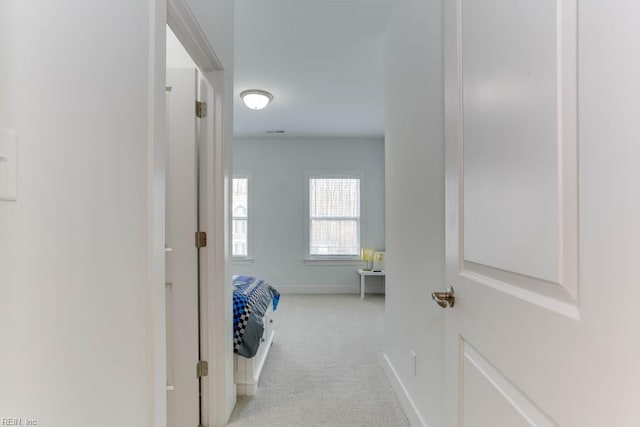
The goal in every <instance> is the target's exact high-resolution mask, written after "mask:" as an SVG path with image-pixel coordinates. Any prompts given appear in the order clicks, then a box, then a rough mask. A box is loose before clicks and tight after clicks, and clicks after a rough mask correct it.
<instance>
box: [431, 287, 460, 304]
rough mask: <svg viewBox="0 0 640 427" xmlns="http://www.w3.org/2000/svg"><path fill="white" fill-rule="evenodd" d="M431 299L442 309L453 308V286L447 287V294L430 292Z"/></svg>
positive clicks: (454, 300) (454, 299) (454, 298)
mask: <svg viewBox="0 0 640 427" xmlns="http://www.w3.org/2000/svg"><path fill="white" fill-rule="evenodd" d="M431 299H432V300H434V301H435V303H436V304H438V305H439V306H440V307H442V308H447V307H453V305H454V304H455V302H456V297H455V295H454V292H453V286H448V287H447V292H432V293H431Z"/></svg>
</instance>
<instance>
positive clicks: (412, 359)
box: [410, 350, 418, 377]
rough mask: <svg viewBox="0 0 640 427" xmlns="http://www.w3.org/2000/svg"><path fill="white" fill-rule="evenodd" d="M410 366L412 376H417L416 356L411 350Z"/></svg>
mask: <svg viewBox="0 0 640 427" xmlns="http://www.w3.org/2000/svg"><path fill="white" fill-rule="evenodd" d="M410 353H411V366H412V368H413V376H414V377H415V376H416V375H417V374H418V355H417V354H416V352H415V351H413V350H411V352H410Z"/></svg>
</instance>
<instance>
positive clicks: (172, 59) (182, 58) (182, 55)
mask: <svg viewBox="0 0 640 427" xmlns="http://www.w3.org/2000/svg"><path fill="white" fill-rule="evenodd" d="M167 68H197V67H196V63H195V62H193V59H192V58H191V56H189V52H187V51H186V49H185V48H184V46H183V45H182V43H181V42H180V40H178V38H177V37H176V35H175V34H174V32H173V31H172V30H171V28H169V26H168V25H167Z"/></svg>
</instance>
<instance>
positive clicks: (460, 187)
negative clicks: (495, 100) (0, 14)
mask: <svg viewBox="0 0 640 427" xmlns="http://www.w3.org/2000/svg"><path fill="white" fill-rule="evenodd" d="M494 2H496V3H497V4H499V3H501V0H494ZM465 3H466V2H465V1H463V0H457V2H455V4H454V5H450V6H448V7H450V8H451V7H454V8H455V13H451V14H450V15H449V16H448V17H446V19H447V20H448V23H449V25H452V24H453V19H455V28H456V32H455V33H456V38H455V40H452V38H449V39H448V40H445V63H446V64H447V65H446V66H447V68H450V69H452V70H457V73H456V74H457V75H456V74H454V73H446V75H445V79H446V80H445V85H446V87H447V91H446V95H445V102H446V105H445V108H446V112H447V114H446V120H447V124H446V128H447V132H448V135H447V147H448V148H447V163H448V169H447V170H448V172H447V173H448V176H447V192H448V199H449V197H450V196H454V199H449V200H457V203H456V206H454V208H455V209H456V210H457V211H456V212H452V211H451V209H450V208H448V212H447V216H449V217H450V218H452V217H453V215H455V216H456V219H457V221H456V223H457V225H458V231H456V232H451V230H448V236H449V238H451V239H452V240H453V239H455V240H456V242H455V243H454V242H453V241H450V242H449V244H448V245H447V251H448V252H450V254H452V253H451V252H452V251H455V252H456V253H455V254H453V255H455V259H457V264H458V265H457V266H455V267H454V268H456V269H457V270H456V271H458V274H459V275H460V276H461V277H465V278H467V279H471V280H473V281H475V282H478V283H480V284H483V285H485V286H488V287H491V288H492V289H495V290H498V291H500V292H504V293H507V294H509V295H512V296H514V297H516V298H520V299H522V300H524V301H527V302H529V303H532V304H535V305H538V306H541V307H544V308H546V309H548V310H552V311H554V312H557V313H560V314H563V315H565V316H568V317H570V318H573V319H578V318H579V304H578V303H579V274H578V269H579V265H578V255H579V254H578V245H579V240H578V239H579V235H578V231H579V228H578V167H577V165H578V140H577V138H578V134H577V126H578V122H577V102H578V100H577V39H576V37H577V1H576V0H558V1H557V2H556V3H555V10H554V11H553V19H555V22H544V26H545V28H547V29H549V28H554V29H555V39H554V40H553V41H554V43H555V45H554V46H552V48H554V49H555V57H554V58H553V61H550V64H551V63H553V62H555V64H554V67H553V68H550V67H551V65H550V66H549V67H547V68H545V69H544V70H542V72H543V73H547V74H548V75H551V76H553V79H554V81H555V93H554V97H553V99H552V101H553V104H554V108H555V111H554V112H553V114H552V115H549V116H544V114H543V116H544V117H545V118H544V121H543V124H544V125H545V126H547V127H548V129H552V130H553V133H551V132H548V133H547V135H552V136H550V137H551V138H554V139H553V140H548V139H547V140H546V141H543V142H544V143H545V144H546V146H545V147H546V148H547V149H548V150H549V149H550V147H551V148H552V149H553V151H554V152H551V151H548V153H549V154H548V155H547V154H545V155H546V158H544V159H543V160H544V161H545V162H547V163H548V164H552V169H553V170H549V171H544V172H541V173H540V176H541V177H543V178H545V179H548V178H549V177H550V176H554V177H555V178H554V179H555V184H553V183H552V187H545V190H544V191H543V193H545V195H546V196H545V197H547V200H548V199H549V197H548V196H549V194H553V195H554V198H555V200H553V201H552V203H555V206H551V205H549V206H547V205H545V206H540V207H538V209H539V210H540V211H541V212H545V213H546V214H547V221H546V222H544V224H545V225H549V227H547V228H549V229H555V230H557V231H547V230H545V231H547V233H554V234H553V235H552V237H553V239H552V240H549V239H547V244H546V246H545V245H543V248H547V249H550V250H548V251H546V252H549V253H544V252H545V251H544V250H540V251H537V254H538V255H536V256H537V257H538V258H539V259H535V260H534V259H531V260H529V261H527V260H526V256H520V255H517V256H515V257H511V258H512V259H520V260H521V261H523V262H524V263H527V262H529V266H533V267H532V268H529V269H527V268H518V266H516V265H513V263H509V262H508V258H509V256H510V254H509V252H510V251H511V250H513V248H511V247H508V246H505V245H502V244H500V243H501V242H500V240H501V239H502V240H504V241H507V242H509V239H510V238H512V237H511V235H507V234H504V233H503V234H502V235H499V236H497V238H496V241H497V242H496V243H495V244H494V250H495V251H496V252H500V253H498V254H497V256H495V257H493V258H492V257H491V254H490V253H483V254H480V256H478V254H479V252H478V251H477V250H476V251H474V252H475V255H474V254H473V253H469V246H468V245H469V244H470V242H469V241H465V229H464V227H465V207H464V204H465V200H466V199H465V142H466V141H465V135H464V134H465V110H464V105H465V89H468V88H465V86H464V83H465V82H464V79H463V77H464V74H463V73H464V68H463V67H464V61H465V46H464V43H463V42H464V39H463V36H464V34H463V29H464V22H463V19H464V17H465V13H464V12H465V9H464V8H465ZM505 4H506V3H505ZM450 12H453V11H450ZM480 18H481V17H480ZM544 19H547V18H544ZM531 31H538V30H537V29H535V28H534V29H532V30H531ZM548 32H549V31H548ZM548 32H547V33H548ZM547 33H545V34H547ZM530 36H531V34H530ZM533 36H535V34H533ZM533 36H531V37H530V38H531V39H535V37H533ZM547 37H548V35H547ZM466 54H467V55H470V54H471V53H469V52H467V53H466ZM498 56H499V54H498ZM503 56H504V58H507V59H506V60H507V61H508V60H509V58H508V56H506V55H503ZM504 58H502V59H504ZM517 66H518V67H519V66H520V65H519V64H518V65H517ZM489 71H491V70H489ZM516 71H518V70H517V69H516ZM452 75H453V76H452ZM545 75H546V74H545ZM499 77H500V76H499ZM516 77H517V78H522V79H524V77H522V75H516ZM490 80H491V75H490V72H489V77H488V81H490ZM496 80H500V81H502V80H504V79H496ZM516 80H517V79H516ZM524 80H526V79H524ZM472 89H473V90H476V89H477V87H474V88H472ZM523 90H527V87H526V84H525V85H524V89H523ZM530 92H531V93H534V94H535V91H534V90H531V91H530ZM469 96H470V95H468V94H467V97H468V98H469ZM470 99H474V98H472V97H471V98H470ZM512 101H514V100H512ZM515 101H518V100H517V99H516V100H515ZM532 102H533V103H534V105H542V104H535V100H534V101H532ZM516 103H518V102H516ZM467 104H469V101H468V99H467ZM488 105H489V107H491V104H490V102H489V103H488ZM523 105H528V103H524V104H523ZM480 107H481V108H476V111H480V114H482V115H483V118H484V117H488V118H489V119H495V120H496V121H499V120H503V121H504V120H506V119H505V118H503V117H500V113H501V111H503V110H504V108H503V110H500V109H498V111H497V112H496V113H492V112H491V111H488V112H487V111H485V110H487V109H488V108H487V106H486V105H484V104H483V105H481V106H480ZM534 112H535V111H534ZM492 114H494V115H493V116H492ZM476 123H480V125H481V126H484V129H489V132H495V128H492V127H491V125H490V124H489V125H486V124H484V123H482V122H481V121H478V120H477V118H476ZM475 134H478V132H475ZM489 136H490V134H489ZM525 137H526V135H524V136H523V138H525ZM486 141H487V139H486V138H485V140H482V141H480V142H481V143H487V142H486ZM488 143H491V142H488ZM518 143H520V144H521V146H522V147H525V146H526V144H527V142H526V140H525V139H522V140H520V141H518ZM516 148H517V147H516ZM526 149H529V150H530V149H531V148H530V147H527V148H526ZM475 150H476V151H477V147H476V148H475ZM534 151H535V150H534ZM525 154H526V153H525ZM549 156H553V157H549ZM505 158H506V159H507V160H509V155H507V156H506V157H505ZM467 160H469V159H467ZM486 160H487V159H485V158H482V157H481V158H480V163H476V164H474V165H473V166H474V167H478V166H482V167H486V168H487V170H489V171H490V168H491V166H492V164H489V163H487V161H486ZM490 160H492V159H490ZM499 160H503V161H504V159H499ZM550 162H552V163H550ZM525 163H526V160H525ZM530 164H531V163H530ZM467 166H468V167H469V165H467ZM497 167H498V168H500V167H503V168H504V167H505V165H504V164H502V165H500V164H498V165H497ZM506 169H507V170H508V167H506ZM451 172H453V173H451ZM499 172H500V171H499V170H498V174H499ZM546 172H548V173H546ZM491 173H493V171H490V172H488V174H491ZM503 175H504V179H508V177H509V176H508V175H506V172H505V173H504V174H503ZM495 176H496V175H495V174H494V177H495ZM551 189H553V192H551ZM467 190H468V191H470V190H469V189H467ZM526 191H527V189H526V188H523V189H522V192H523V193H524V194H520V197H526ZM470 194H471V193H468V194H467V197H469V196H470ZM478 196H479V195H478V194H474V197H476V199H475V200H476V201H477V200H479V199H478ZM476 206H480V205H479V204H477V203H476ZM468 208H469V207H468ZM519 208H520V207H518V206H514V207H513V209H512V210H511V211H508V212H507V214H506V217H507V220H509V218H508V217H509V216H510V217H511V218H510V219H511V220H513V222H514V224H519V221H520V222H521V223H522V225H523V227H522V228H524V226H526V225H529V224H528V223H527V222H526V221H525V220H523V219H522V218H518V217H517V215H516V213H517V212H518V209H519ZM498 213H500V214H503V215H505V214H504V212H503V211H500V212H498ZM467 214H468V212H467ZM534 217H535V215H534ZM549 218H551V219H549ZM466 219H467V221H469V220H470V219H469V218H466ZM472 219H473V220H474V222H473V227H474V229H475V230H480V234H479V235H482V233H485V234H487V233H486V230H483V227H486V226H490V225H496V224H497V225H498V226H500V223H499V221H498V220H496V219H493V218H491V212H484V214H481V215H480V216H479V217H474V218H472ZM483 221H485V222H486V221H488V222H486V223H483ZM552 224H555V225H553V226H552ZM487 228H489V227H487ZM527 233H528V236H532V235H535V232H529V231H526V232H525V233H524V234H525V235H527ZM467 234H468V233H467ZM468 238H469V237H467V239H468ZM486 240H487V239H483V240H482V247H483V248H485V247H486V246H487V245H486ZM476 242H477V240H476ZM511 242H512V243H520V241H517V237H513V238H512V241H511ZM548 242H551V243H548ZM525 243H526V242H525ZM549 244H551V245H552V246H551V247H549ZM477 246H478V245H476V247H477ZM512 246H513V247H516V249H517V245H516V244H514V245H512ZM521 250H523V251H525V252H526V251H527V250H528V251H529V252H531V249H530V247H527V246H525V249H521ZM465 252H466V253H465ZM448 259H450V258H448ZM505 259H506V260H505ZM500 260H505V262H501V261H500ZM549 263H551V264H549ZM536 265H538V266H540V268H538V269H537V270H536V268H535V266H536ZM542 270H544V272H543V271H542ZM538 273H540V274H538Z"/></svg>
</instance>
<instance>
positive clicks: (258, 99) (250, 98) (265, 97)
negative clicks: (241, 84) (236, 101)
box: [240, 89, 273, 110]
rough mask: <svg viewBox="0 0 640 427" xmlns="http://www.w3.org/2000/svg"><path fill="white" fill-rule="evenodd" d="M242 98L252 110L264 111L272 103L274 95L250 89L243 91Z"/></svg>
mask: <svg viewBox="0 0 640 427" xmlns="http://www.w3.org/2000/svg"><path fill="white" fill-rule="evenodd" d="M240 98H242V100H243V101H244V104H245V105H246V106H247V107H249V108H251V109H252V110H262V109H263V108H264V107H266V106H267V105H268V104H269V102H271V100H272V99H273V95H271V94H270V93H269V92H267V91H266V90H260V89H249V90H245V91H242V93H241V94H240Z"/></svg>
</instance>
